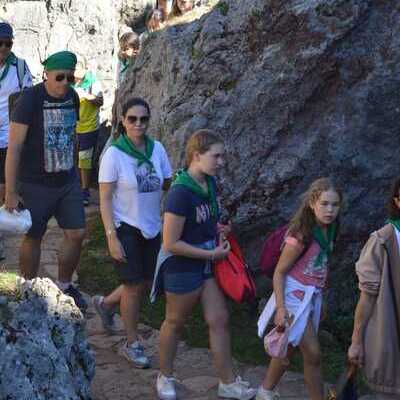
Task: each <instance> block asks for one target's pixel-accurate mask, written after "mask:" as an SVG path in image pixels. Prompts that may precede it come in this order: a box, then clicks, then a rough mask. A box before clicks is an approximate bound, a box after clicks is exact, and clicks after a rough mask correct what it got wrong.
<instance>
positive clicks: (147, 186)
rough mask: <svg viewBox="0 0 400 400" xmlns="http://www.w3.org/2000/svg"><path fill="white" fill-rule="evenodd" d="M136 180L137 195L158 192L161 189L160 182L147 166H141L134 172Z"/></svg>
mask: <svg viewBox="0 0 400 400" xmlns="http://www.w3.org/2000/svg"><path fill="white" fill-rule="evenodd" d="M136 180H137V184H138V192H139V193H151V192H158V191H159V190H160V189H161V180H160V178H159V177H158V176H157V174H156V172H155V171H154V170H152V168H151V167H150V166H149V165H148V164H142V165H141V166H140V167H139V168H138V169H137V170H136Z"/></svg>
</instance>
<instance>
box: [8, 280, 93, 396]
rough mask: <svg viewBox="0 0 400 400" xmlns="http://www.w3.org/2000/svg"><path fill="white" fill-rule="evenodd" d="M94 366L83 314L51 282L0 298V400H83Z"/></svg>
mask: <svg viewBox="0 0 400 400" xmlns="http://www.w3.org/2000/svg"><path fill="white" fill-rule="evenodd" d="M94 367H95V363H94V357H93V355H92V353H91V351H90V350H89V346H88V342H87V339H86V334H85V332H84V318H83V316H82V314H81V312H80V311H79V309H78V308H77V307H76V306H75V303H74V301H73V300H72V299H71V298H70V297H67V296H65V295H64V294H63V293H62V292H60V290H59V289H58V288H57V286H55V285H54V283H53V282H52V281H51V280H49V279H39V278H37V279H34V280H33V281H26V282H25V283H24V284H23V285H22V286H21V288H20V289H19V290H18V291H17V295H16V297H14V298H8V297H5V296H1V297H0V370H1V376H0V399H7V400H36V399H37V400H39V399H46V400H53V399H54V400H67V399H68V400H89V399H91V394H90V382H91V380H92V379H93V377H94Z"/></svg>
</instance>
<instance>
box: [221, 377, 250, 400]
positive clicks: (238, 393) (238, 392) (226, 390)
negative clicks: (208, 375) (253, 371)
mask: <svg viewBox="0 0 400 400" xmlns="http://www.w3.org/2000/svg"><path fill="white" fill-rule="evenodd" d="M256 392H257V390H256V389H252V388H250V384H249V382H246V381H242V379H241V378H240V376H238V377H237V378H236V380H235V382H232V383H228V384H226V383H222V382H220V383H219V385H218V396H219V397H224V398H226V399H236V400H250V399H252V398H253V397H254V396H255V395H256Z"/></svg>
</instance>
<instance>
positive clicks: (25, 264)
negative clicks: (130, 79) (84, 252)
mask: <svg viewBox="0 0 400 400" xmlns="http://www.w3.org/2000/svg"><path fill="white" fill-rule="evenodd" d="M43 65H44V82H42V83H39V84H38V85H35V86H33V87H32V88H29V89H27V90H26V91H25V92H24V93H23V94H22V95H21V97H20V98H19V99H18V101H17V103H16V105H15V108H14V109H13V111H12V113H11V117H10V132H9V145H8V152H7V158H6V195H5V206H6V209H7V210H9V211H10V212H12V211H13V210H15V209H16V208H17V207H18V203H19V201H20V200H21V201H22V203H23V205H24V206H25V207H26V208H27V209H28V210H29V211H30V213H31V216H32V228H31V229H30V230H29V232H28V233H27V234H26V236H25V237H24V240H23V242H22V244H21V249H20V259H19V264H20V269H21V274H22V275H23V276H24V277H25V278H26V279H32V278H34V277H36V276H37V273H38V269H39V264H40V247H41V241H42V237H43V235H44V234H45V232H46V229H47V223H48V221H49V219H50V218H51V217H53V216H54V217H55V218H56V220H57V222H58V225H59V226H60V228H62V229H63V231H64V240H63V241H62V244H61V248H60V249H59V253H58V262H59V269H58V281H57V284H58V286H59V287H60V289H61V290H62V291H63V292H64V293H66V294H68V295H70V296H71V297H73V298H74V300H75V303H76V304H77V305H78V307H80V308H81V309H83V310H84V309H85V308H86V306H87V304H86V303H85V301H84V299H83V298H82V296H81V294H80V292H79V291H78V290H77V289H76V288H75V287H74V286H73V285H72V284H71V279H72V274H73V272H74V270H75V268H76V267H77V265H78V262H79V258H80V253H81V246H82V241H83V238H84V236H85V214H84V209H83V199H82V192H81V190H80V184H79V179H78V176H77V173H76V170H75V166H74V134H75V127H76V123H77V120H78V118H79V97H78V95H77V94H76V92H75V91H74V89H73V88H72V84H73V83H74V70H75V65H76V56H75V54H73V53H71V52H69V51H61V52H58V53H55V54H53V55H51V56H50V57H48V58H47V59H46V60H45V61H44V62H43ZM17 181H18V182H19V187H18V188H17ZM20 196H21V197H20Z"/></svg>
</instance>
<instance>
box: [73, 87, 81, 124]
mask: <svg viewBox="0 0 400 400" xmlns="http://www.w3.org/2000/svg"><path fill="white" fill-rule="evenodd" d="M74 103H75V112H76V118H77V119H79V104H80V103H79V96H78V93H76V92H75V90H74Z"/></svg>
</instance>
